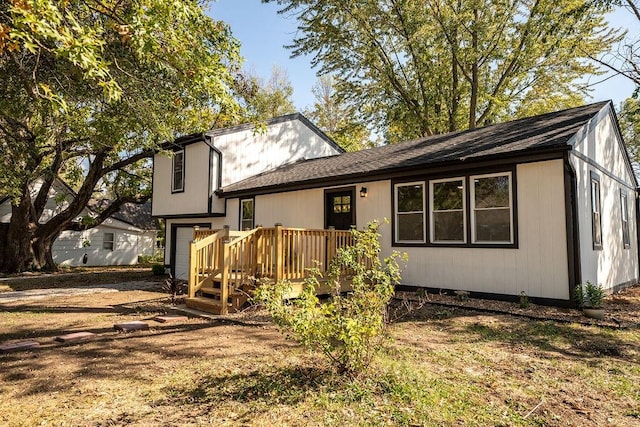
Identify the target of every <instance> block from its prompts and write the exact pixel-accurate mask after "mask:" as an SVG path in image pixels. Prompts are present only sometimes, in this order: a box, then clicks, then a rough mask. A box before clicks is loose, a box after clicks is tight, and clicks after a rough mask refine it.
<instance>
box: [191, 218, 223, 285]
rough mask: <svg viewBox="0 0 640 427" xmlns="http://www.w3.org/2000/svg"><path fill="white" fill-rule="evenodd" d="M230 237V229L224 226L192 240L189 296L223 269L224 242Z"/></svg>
mask: <svg viewBox="0 0 640 427" xmlns="http://www.w3.org/2000/svg"><path fill="white" fill-rule="evenodd" d="M228 238H229V229H228V228H224V229H222V230H219V231H217V232H215V233H214V234H210V235H208V236H207V237H203V238H201V239H199V240H197V241H192V242H191V244H190V251H189V298H194V297H195V295H196V292H198V291H199V290H200V288H202V286H203V285H204V284H205V283H206V282H207V280H208V279H209V278H210V277H212V276H215V275H216V274H218V273H220V271H221V269H222V263H221V259H220V258H221V255H222V254H221V252H222V251H221V249H222V244H223V242H224V241H225V240H227V239H228Z"/></svg>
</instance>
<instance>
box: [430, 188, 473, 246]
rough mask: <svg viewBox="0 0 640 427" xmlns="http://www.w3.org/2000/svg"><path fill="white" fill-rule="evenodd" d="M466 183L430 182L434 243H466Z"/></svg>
mask: <svg viewBox="0 0 640 427" xmlns="http://www.w3.org/2000/svg"><path fill="white" fill-rule="evenodd" d="M464 181H465V180H464V178H453V179H439V180H434V181H429V184H430V190H431V197H430V202H431V229H430V231H431V242H432V243H464V242H465V241H466V234H467V233H466V225H467V224H466V218H465V217H466V215H465V183H464Z"/></svg>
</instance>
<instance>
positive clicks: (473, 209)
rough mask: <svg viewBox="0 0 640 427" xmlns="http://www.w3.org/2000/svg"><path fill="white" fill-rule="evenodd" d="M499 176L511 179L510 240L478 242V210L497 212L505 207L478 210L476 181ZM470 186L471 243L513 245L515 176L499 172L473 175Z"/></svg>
mask: <svg viewBox="0 0 640 427" xmlns="http://www.w3.org/2000/svg"><path fill="white" fill-rule="evenodd" d="M498 176H507V177H508V178H509V236H510V239H509V240H501V241H490V240H477V239H476V227H477V225H476V215H475V213H476V210H497V209H505V207H499V208H476V186H475V180H476V179H482V178H494V177H498ZM469 185H470V187H471V194H470V200H471V211H470V212H469V214H470V220H471V242H472V243H474V244H476V243H477V244H483V245H506V244H513V241H514V240H513V239H514V234H515V233H514V226H513V174H512V173H511V172H498V173H489V174H482V175H471V176H470V177H469Z"/></svg>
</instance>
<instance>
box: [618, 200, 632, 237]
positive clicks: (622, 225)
mask: <svg viewBox="0 0 640 427" xmlns="http://www.w3.org/2000/svg"><path fill="white" fill-rule="evenodd" d="M623 199H624V201H625V203H624V204H623V203H622V200H623ZM623 215H625V216H626V217H627V221H626V229H627V233H626V237H627V240H625V232H624V231H625V230H624V229H625V222H624V220H623ZM620 230H621V231H622V247H623V248H624V249H629V248H630V247H631V228H630V227H629V194H628V193H627V190H625V189H624V188H620Z"/></svg>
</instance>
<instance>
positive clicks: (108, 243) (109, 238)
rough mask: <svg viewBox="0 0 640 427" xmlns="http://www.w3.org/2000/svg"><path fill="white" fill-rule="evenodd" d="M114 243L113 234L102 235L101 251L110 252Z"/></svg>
mask: <svg viewBox="0 0 640 427" xmlns="http://www.w3.org/2000/svg"><path fill="white" fill-rule="evenodd" d="M114 242H115V234H114V233H104V234H103V236H102V249H104V250H107V251H112V250H113V246H114Z"/></svg>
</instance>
